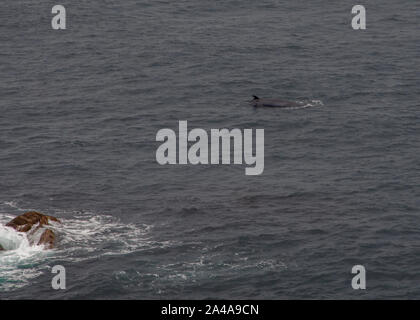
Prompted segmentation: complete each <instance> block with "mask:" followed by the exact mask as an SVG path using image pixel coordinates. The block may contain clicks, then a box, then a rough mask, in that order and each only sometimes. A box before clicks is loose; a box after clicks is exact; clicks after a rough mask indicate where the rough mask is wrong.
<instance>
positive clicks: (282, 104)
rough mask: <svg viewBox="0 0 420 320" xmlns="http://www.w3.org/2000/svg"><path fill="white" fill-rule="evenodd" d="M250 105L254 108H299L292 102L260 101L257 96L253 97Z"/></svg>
mask: <svg viewBox="0 0 420 320" xmlns="http://www.w3.org/2000/svg"><path fill="white" fill-rule="evenodd" d="M253 97H254V99H253V100H251V104H252V105H253V106H254V107H270V108H291V107H299V104H298V103H296V102H293V101H286V100H277V99H260V98H258V97H257V96H253Z"/></svg>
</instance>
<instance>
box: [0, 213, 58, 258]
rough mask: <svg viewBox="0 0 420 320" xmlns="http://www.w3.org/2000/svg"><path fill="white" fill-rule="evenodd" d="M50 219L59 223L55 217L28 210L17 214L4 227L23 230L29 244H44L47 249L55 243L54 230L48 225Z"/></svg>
mask: <svg viewBox="0 0 420 320" xmlns="http://www.w3.org/2000/svg"><path fill="white" fill-rule="evenodd" d="M50 221H54V222H57V223H61V222H60V220H58V219H57V218H55V217H52V216H47V215H44V214H42V213H39V212H35V211H30V212H26V213H24V214H22V215H20V216H17V217H16V218H14V219H13V220H12V221H10V222H9V223H8V224H6V227H11V228H13V229H15V230H16V231H19V232H25V233H26V234H27V236H28V240H29V243H30V244H31V245H34V244H36V245H44V246H45V247H46V248H47V249H52V248H54V246H55V244H56V236H55V233H54V231H53V230H51V228H49V227H48V226H50ZM0 247H1V246H0ZM0 250H1V249H0Z"/></svg>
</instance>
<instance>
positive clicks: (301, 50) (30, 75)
mask: <svg viewBox="0 0 420 320" xmlns="http://www.w3.org/2000/svg"><path fill="white" fill-rule="evenodd" d="M62 4H64V5H65V6H66V9H67V24H68V29H67V30H66V31H53V30H52V29H51V26H50V18H51V14H50V12H51V6H52V4H51V2H50V1H44V0H43V1H36V2H34V1H29V0H15V1H6V2H4V1H3V2H2V3H1V4H0V48H1V50H0V74H1V81H0V111H1V112H0V222H1V224H4V223H6V222H7V221H9V220H10V219H11V218H12V217H13V216H15V215H17V214H20V213H22V212H24V211H25V210H26V209H35V210H38V211H41V212H44V213H46V214H50V215H54V216H57V217H59V218H60V219H62V220H63V222H64V227H63V228H59V229H57V230H56V231H57V233H58V237H59V242H58V247H57V249H55V250H52V251H42V250H40V248H36V247H35V248H31V247H29V246H28V245H27V243H26V242H25V241H26V240H25V239H24V238H23V237H22V235H19V234H17V233H14V232H12V231H10V230H8V229H5V228H4V227H0V243H2V244H3V243H6V245H7V246H9V249H13V251H9V252H8V253H2V254H0V298H8V299H10V298H26V299H28V298H29V299H30V298H46V299H50V298H82V299H85V298H95V299H97V298H106V299H109V298H130V299H150V298H152V299H158V298H185V299H189V298H238V299H241V298H267V299H277V298H350V299H356V298H420V287H419V286H418V282H419V281H420V276H419V275H420V272H419V271H420V229H419V228H420V227H419V226H420V211H419V207H420V200H419V198H420V197H419V195H420V191H419V190H420V189H419V181H420V170H419V163H420V161H419V160H420V157H419V154H420V143H419V139H420V126H419V120H420V113H419V106H420V104H419V95H420V94H419V93H420V92H419V88H420V81H419V75H420V73H419V62H420V59H419V58H420V57H419V55H420V50H419V49H420V45H419V37H418V26H419V25H418V21H419V12H420V10H419V9H420V8H419V7H420V4H419V2H418V1H412V0H402V1H399V2H395V1H390V0H386V1H369V2H366V3H365V5H366V9H367V30H365V31H354V30H352V29H351V26H350V21H351V17H352V16H351V8H352V6H353V5H355V4H357V3H354V2H351V1H334V2H331V1H325V0H315V1H311V2H308V1H269V0H263V1H258V2H256V1H249V0H244V1H223V2H220V1H216V2H215V1H204V0H200V1H146V0H144V1H134V0H127V1H110V0H107V1H93V0H92V1H81V0H77V1H71V2H65V3H62ZM252 94H257V95H259V96H262V97H270V98H283V99H291V100H298V101H311V100H319V101H321V102H322V104H321V103H319V104H317V105H316V106H314V107H308V108H303V109H254V108H252V107H250V106H249V105H248V104H247V103H246V101H247V100H249V99H250V98H251V95H252ZM179 120H188V124H189V126H190V128H196V127H198V128H204V129H210V128H224V127H226V128H264V129H265V170H264V173H263V175H261V176H245V175H244V167H241V166H191V165H188V166H160V165H158V164H157V163H156V160H155V151H156V148H157V147H158V144H157V143H156V142H155V136H156V133H157V131H158V130H159V129H161V128H173V129H176V128H177V124H178V121H179ZM56 264H61V265H63V266H65V267H66V270H67V290H65V291H54V290H52V289H51V278H52V276H53V275H52V274H51V268H52V266H54V265H56ZM355 264H362V265H364V266H365V267H366V269H367V287H368V288H367V290H366V291H364V292H360V291H354V290H353V289H351V286H350V281H351V277H352V275H351V273H350V270H351V267H352V266H353V265H355Z"/></svg>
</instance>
